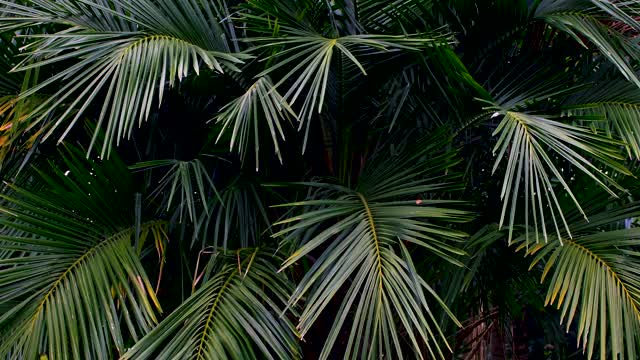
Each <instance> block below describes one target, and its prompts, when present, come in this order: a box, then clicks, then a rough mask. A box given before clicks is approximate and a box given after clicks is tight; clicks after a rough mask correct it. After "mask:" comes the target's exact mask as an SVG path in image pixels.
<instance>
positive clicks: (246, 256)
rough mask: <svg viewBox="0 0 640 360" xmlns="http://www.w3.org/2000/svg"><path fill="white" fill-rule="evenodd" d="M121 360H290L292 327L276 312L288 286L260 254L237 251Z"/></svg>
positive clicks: (295, 353)
mask: <svg viewBox="0 0 640 360" xmlns="http://www.w3.org/2000/svg"><path fill="white" fill-rule="evenodd" d="M237 256H238V260H237V264H236V263H235V262H236V259H235V256H233V257H231V259H229V261H227V263H226V264H224V265H222V266H221V267H219V268H218V270H217V271H215V272H214V273H213V274H212V275H211V277H210V279H208V280H206V282H205V283H204V284H203V285H202V287H201V288H200V289H198V290H197V291H196V292H194V293H193V294H192V295H191V296H190V297H189V298H188V299H187V300H186V301H185V302H184V303H182V305H180V306H179V307H178V308H177V309H176V310H175V311H174V312H173V313H171V314H170V315H169V316H168V317H167V318H166V319H164V320H163V321H162V322H161V323H160V324H159V325H158V326H157V327H156V328H155V329H153V331H151V332H150V333H149V334H148V335H147V336H146V337H144V338H143V339H141V340H140V341H139V342H138V343H136V345H135V346H134V347H133V348H131V349H130V350H129V351H128V352H127V353H126V354H125V355H124V356H123V357H122V359H123V360H128V359H212V360H213V359H256V358H261V357H264V358H267V359H283V360H284V359H295V358H297V357H299V356H300V355H299V350H298V348H297V344H296V340H295V335H294V329H293V325H291V323H290V322H289V320H288V319H287V318H286V316H282V317H278V316H279V315H280V314H281V313H282V309H283V305H284V302H285V301H286V296H287V295H288V294H289V292H290V284H289V283H288V282H287V280H286V278H284V277H283V275H282V274H277V273H276V270H277V269H276V268H275V267H274V266H273V264H272V262H271V261H272V259H270V256H269V255H268V254H266V253H264V252H262V251H261V250H258V249H256V250H251V251H249V250H246V251H242V252H238V255H237Z"/></svg>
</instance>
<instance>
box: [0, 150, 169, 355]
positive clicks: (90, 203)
mask: <svg viewBox="0 0 640 360" xmlns="http://www.w3.org/2000/svg"><path fill="white" fill-rule="evenodd" d="M82 157H83V155H82V151H81V150H79V149H70V150H69V151H67V152H66V154H65V155H64V156H63V159H64V160H65V162H64V164H63V166H65V167H66V168H67V169H68V170H64V168H62V167H55V166H54V167H53V169H52V170H53V174H54V177H48V176H45V175H44V174H42V177H43V178H44V180H45V184H46V185H45V190H40V191H39V192H38V193H35V192H31V191H29V190H26V189H21V188H14V191H13V192H12V193H11V194H9V195H2V197H3V199H4V203H5V205H3V206H2V207H1V208H0V211H2V218H1V219H0V223H1V224H2V225H3V230H2V234H0V239H1V241H0V247H2V248H3V249H10V250H12V251H14V254H15V256H11V257H9V258H5V259H2V260H0V303H1V304H2V306H1V307H2V308H5V305H7V304H12V305H13V306H12V308H11V310H9V311H7V312H5V313H4V314H2V315H1V316H0V332H1V336H0V339H1V340H0V355H2V356H8V357H9V358H15V359H20V358H35V357H36V356H37V354H38V353H44V354H47V355H48V356H50V357H51V358H66V357H69V356H73V357H75V358H82V357H84V358H97V359H106V358H109V357H110V354H111V353H112V352H113V349H114V348H115V349H116V350H117V351H118V352H119V353H122V352H123V351H124V349H125V347H126V342H127V339H129V338H131V339H134V340H135V339H137V338H138V337H139V336H140V335H143V334H145V333H146V332H148V331H149V330H150V329H151V328H152V327H153V325H154V324H155V322H156V313H157V311H158V310H159V304H158V303H157V300H156V298H155V294H154V292H153V289H152V287H151V285H150V282H149V280H148V279H147V276H146V274H145V272H144V269H143V268H142V265H141V263H140V260H139V258H138V254H137V253H136V252H135V250H134V249H133V247H132V243H133V241H134V239H135V238H136V237H139V240H141V241H144V240H145V238H146V237H147V236H149V235H151V236H162V235H161V234H163V233H164V232H163V231H158V230H159V228H161V227H163V226H164V224H163V223H159V222H149V223H143V224H142V225H141V226H140V229H139V231H136V227H135V221H134V216H133V215H134V214H133V210H132V211H130V212H127V211H126V209H127V204H130V205H129V206H128V208H129V209H133V206H132V205H133V202H132V200H133V195H132V192H131V191H130V186H131V183H130V181H128V179H130V178H129V176H128V175H127V169H126V167H125V166H123V165H122V164H121V163H119V162H117V161H115V160H114V161H111V162H109V163H104V164H97V163H95V162H93V161H91V160H83V159H82ZM123 198H124V199H123ZM16 230H17V232H16ZM121 324H122V326H121ZM125 328H126V329H127V331H126V332H125V331H123V329H125Z"/></svg>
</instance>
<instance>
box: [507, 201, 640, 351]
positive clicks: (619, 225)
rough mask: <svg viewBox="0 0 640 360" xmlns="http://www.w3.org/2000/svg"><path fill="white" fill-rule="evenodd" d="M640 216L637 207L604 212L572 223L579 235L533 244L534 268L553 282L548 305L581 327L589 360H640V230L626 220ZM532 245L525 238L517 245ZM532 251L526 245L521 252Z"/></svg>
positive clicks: (568, 323) (579, 331)
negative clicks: (639, 249) (541, 268)
mask: <svg viewBox="0 0 640 360" xmlns="http://www.w3.org/2000/svg"><path fill="white" fill-rule="evenodd" d="M639 215H640V206H639V205H638V204H637V203H633V204H630V205H626V206H623V207H617V208H614V209H608V210H604V209H603V211H602V212H600V213H597V214H593V215H591V216H590V220H591V221H590V222H588V223H587V222H579V223H572V224H571V225H572V226H571V228H572V229H573V231H574V234H575V236H574V237H573V238H568V237H567V236H566V235H564V234H563V236H562V239H561V241H549V242H547V243H539V244H536V245H534V246H531V247H529V248H528V250H527V255H529V256H533V260H532V263H531V267H534V266H537V265H538V264H541V265H542V266H544V271H543V275H542V279H541V281H545V280H547V281H548V286H549V287H548V291H547V296H546V299H545V302H546V304H547V305H554V306H556V307H557V308H558V309H559V310H561V321H562V323H564V324H566V326H567V328H569V327H570V326H575V328H576V329H577V335H578V341H579V345H580V344H581V346H582V350H583V352H586V354H587V358H588V359H591V358H594V350H595V349H596V348H598V347H599V350H600V351H599V353H600V357H599V358H601V359H604V358H613V359H625V358H626V359H636V358H637V357H638V352H637V351H638V348H637V344H638V342H639V341H640V271H639V270H638V269H640V266H639V265H640V257H639V255H640V254H639V253H638V252H637V246H638V244H640V229H638V228H637V227H631V228H625V220H627V219H630V218H635V217H638V216H639ZM524 241H526V240H525V239H524V237H521V238H519V239H518V240H516V242H524ZM525 247H526V244H525V243H523V244H521V245H520V246H519V249H523V248H525Z"/></svg>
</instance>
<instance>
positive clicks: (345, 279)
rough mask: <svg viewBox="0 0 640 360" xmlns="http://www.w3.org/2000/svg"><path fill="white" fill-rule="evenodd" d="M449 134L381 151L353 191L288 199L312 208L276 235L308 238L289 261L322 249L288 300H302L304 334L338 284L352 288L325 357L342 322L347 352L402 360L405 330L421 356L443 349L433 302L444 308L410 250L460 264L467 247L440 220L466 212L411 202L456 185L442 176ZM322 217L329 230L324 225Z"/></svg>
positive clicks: (434, 202)
mask: <svg viewBox="0 0 640 360" xmlns="http://www.w3.org/2000/svg"><path fill="white" fill-rule="evenodd" d="M446 139H447V136H446V134H445V133H442V132H441V133H439V134H438V136H434V137H432V138H429V139H423V140H424V141H420V142H418V143H419V145H420V147H418V149H419V150H416V151H415V152H411V153H410V154H409V155H398V156H396V157H394V156H391V157H390V158H389V157H386V158H384V155H381V156H382V157H383V159H378V161H379V163H378V166H371V167H370V168H369V169H368V170H365V174H363V175H362V177H361V179H360V181H359V182H358V185H357V186H356V188H355V189H349V188H345V187H342V186H339V185H331V184H327V183H308V185H309V186H311V187H315V188H326V189H330V190H332V192H333V193H334V196H333V197H324V198H322V199H311V200H305V201H300V202H296V203H291V204H285V205H283V206H295V207H302V206H305V207H308V209H307V210H306V211H305V212H304V213H302V214H300V215H296V216H294V217H291V218H289V219H286V220H283V221H281V222H279V224H282V225H288V227H286V228H285V229H284V230H282V231H280V232H279V233H276V234H274V236H285V239H287V240H291V241H294V242H297V241H300V240H302V244H301V246H300V248H299V249H298V250H296V251H295V253H294V254H293V255H291V256H290V257H289V259H287V261H286V262H285V263H284V265H283V267H288V266H291V265H293V264H295V263H296V262H298V261H300V260H301V259H302V258H304V257H305V256H307V255H308V254H309V253H311V252H312V251H314V250H317V249H318V248H323V249H324V250H323V251H322V253H321V254H320V255H319V257H318V258H317V261H316V262H315V263H314V264H313V266H312V267H311V268H310V269H309V270H308V271H307V272H306V274H305V276H304V278H303V279H302V281H301V282H300V283H299V284H298V287H297V288H296V290H295V291H294V293H293V295H292V296H291V300H290V304H297V303H299V302H301V301H303V299H304V309H303V311H302V314H301V316H300V320H299V325H298V329H299V330H300V332H301V335H302V336H304V335H305V334H306V333H307V332H308V331H309V329H310V328H311V327H312V325H313V324H314V322H315V321H316V320H317V319H318V317H319V316H322V315H323V314H324V311H325V308H326V306H327V304H328V303H329V302H330V301H331V300H332V299H333V298H335V297H336V296H337V294H338V292H339V290H340V289H341V288H344V289H345V290H346V293H345V294H344V297H343V299H342V301H341V306H340V309H339V310H338V312H337V313H336V315H335V316H336V319H335V322H334V324H333V326H332V328H331V331H330V333H329V337H328V338H327V340H326V342H325V345H324V348H323V351H322V353H321V355H320V358H322V359H327V358H330V357H331V356H332V349H333V347H334V344H335V342H336V340H337V338H338V336H339V334H340V333H341V331H343V330H344V329H343V327H346V328H347V329H346V330H348V331H349V332H350V336H349V340H348V343H347V345H346V353H345V358H357V357H359V356H361V355H362V354H368V356H371V357H374V358H379V357H383V356H384V357H394V358H395V357H398V358H402V357H403V351H402V350H401V348H402V347H403V346H404V345H403V344H402V342H401V340H400V339H399V337H398V335H397V334H398V332H399V329H400V328H402V329H404V331H405V332H406V333H407V339H408V340H409V341H410V346H411V348H412V349H413V351H414V352H415V354H416V356H417V357H419V358H425V357H426V356H431V357H438V356H439V357H443V356H444V355H443V351H442V349H441V347H440V345H439V341H441V340H443V339H444V335H443V333H442V330H441V329H440V328H439V325H438V322H437V321H436V319H435V315H434V310H433V308H432V306H433V304H434V303H437V304H439V305H440V306H442V308H443V309H444V311H445V312H448V310H447V308H446V306H445V305H444V303H443V301H442V300H441V299H440V298H439V297H438V295H437V294H436V293H435V292H434V290H433V289H432V288H431V286H430V285H429V284H427V283H426V282H425V281H424V280H423V279H422V278H421V277H420V276H419V274H418V273H417V271H416V269H415V267H414V265H413V262H412V259H411V256H410V254H409V251H408V249H407V246H418V247H419V248H424V249H426V250H427V251H430V252H432V253H434V254H436V255H438V256H440V257H442V258H444V259H445V260H447V261H450V262H452V263H456V264H459V262H458V261H457V260H456V259H455V258H454V255H456V254H462V253H463V252H462V251H461V250H459V249H458V248H457V247H456V246H455V245H454V244H451V242H454V243H455V242H458V241H460V240H461V239H462V238H464V236H465V235H464V234H462V233H460V232H457V231H454V230H451V229H449V228H447V227H443V226H438V225H436V223H438V222H461V221H466V220H467V219H468V218H469V215H468V213H466V212H465V211H461V210H454V209H450V208H447V206H451V205H453V204H454V203H455V202H454V201H448V200H438V199H431V198H429V199H425V200H415V197H416V196H418V197H419V196H421V195H420V194H424V193H437V192H442V191H448V190H451V189H452V188H454V187H455V186H454V185H453V184H451V183H449V180H452V179H453V178H452V175H445V173H446V170H447V169H449V167H450V166H453V165H454V164H455V162H456V160H455V153H454V152H451V151H441V150H442V149H443V147H444V146H445V145H444V144H445V143H446ZM408 197H409V198H413V199H412V200H407V198H408ZM321 223H322V224H326V228H324V229H318V228H317V226H318V225H320V224H321ZM405 244H407V245H405ZM427 294H428V295H429V296H428V295H427ZM448 314H449V315H450V316H451V317H452V318H453V319H454V321H457V320H455V318H454V317H453V315H452V314H451V313H450V312H448ZM348 318H349V319H350V320H349V321H347V319H348ZM349 324H350V325H349ZM423 349H425V350H423ZM427 352H428V355H427Z"/></svg>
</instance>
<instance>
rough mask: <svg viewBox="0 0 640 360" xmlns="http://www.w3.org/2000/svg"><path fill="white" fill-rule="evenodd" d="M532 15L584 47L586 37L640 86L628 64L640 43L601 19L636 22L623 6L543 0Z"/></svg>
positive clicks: (637, 54)
mask: <svg viewBox="0 0 640 360" xmlns="http://www.w3.org/2000/svg"><path fill="white" fill-rule="evenodd" d="M593 4H596V5H597V6H594V5H593ZM603 9H604V14H603V13H602V12H603ZM535 17H536V18H539V19H542V20H544V21H546V22H547V23H548V24H549V25H551V26H553V27H555V28H557V29H559V30H562V31H564V32H566V33H567V34H569V35H571V36H572V37H573V38H574V39H575V40H576V41H577V42H578V43H580V44H582V45H583V46H585V48H588V47H587V45H586V44H585V43H584V41H583V39H585V38H586V39H588V40H589V41H590V42H591V43H593V44H594V45H595V46H596V47H597V48H598V49H599V50H600V52H601V54H602V55H603V56H605V57H606V58H607V59H609V61H611V63H613V64H614V65H615V66H616V67H617V68H618V70H619V71H620V73H621V74H622V75H624V77H625V78H627V80H629V81H631V82H633V83H634V84H636V85H637V86H640V79H639V78H638V76H637V75H636V73H635V71H634V69H633V66H632V65H631V64H630V62H633V61H637V60H639V59H640V47H639V46H638V44H637V43H635V42H634V41H633V40H632V39H629V38H627V37H625V36H624V35H623V34H621V33H620V32H618V31H616V30H615V29H612V28H611V27H609V26H607V25H605V24H604V23H603V22H602V20H610V19H612V18H613V19H614V20H617V21H622V22H623V23H628V24H630V25H631V26H634V27H635V26H637V25H638V22H637V21H635V20H633V17H632V15H629V14H628V13H627V12H626V11H625V9H623V8H622V7H620V6H617V5H614V4H612V3H610V2H608V1H599V0H594V1H575V0H545V1H542V2H541V3H540V5H539V6H538V8H537V9H536V13H535Z"/></svg>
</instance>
